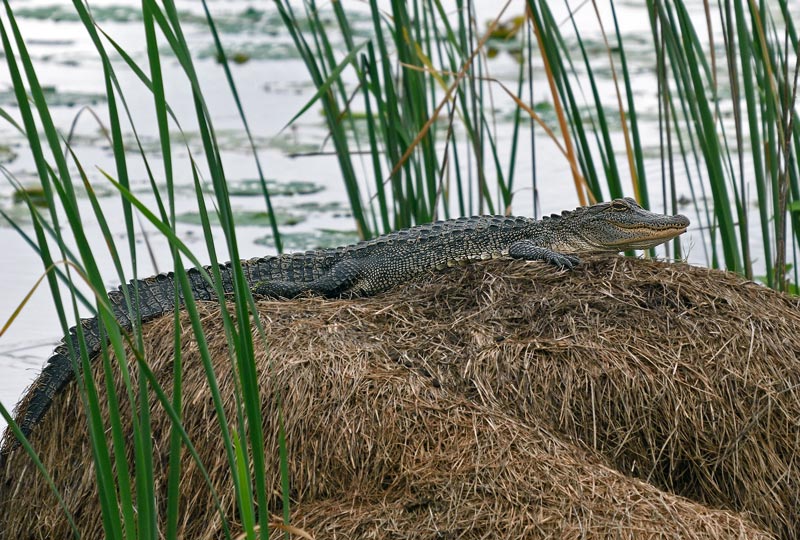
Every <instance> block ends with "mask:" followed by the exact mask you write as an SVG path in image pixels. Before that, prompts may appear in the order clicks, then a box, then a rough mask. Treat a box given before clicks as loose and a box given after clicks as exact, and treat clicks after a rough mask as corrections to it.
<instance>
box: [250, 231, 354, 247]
mask: <svg viewBox="0 0 800 540" xmlns="http://www.w3.org/2000/svg"><path fill="white" fill-rule="evenodd" d="M358 240H359V238H358V233H357V232H356V231H340V230H336V229H316V230H313V231H306V232H289V233H281V241H282V242H283V248H284V249H285V250H286V251H306V250H309V249H326V248H333V247H339V246H346V245H349V244H354V243H355V242H358ZM254 242H255V243H256V244H258V245H262V246H270V247H274V246H275V239H274V238H273V237H272V235H271V234H268V235H266V236H263V237H261V238H258V239H256V240H255V241H254Z"/></svg>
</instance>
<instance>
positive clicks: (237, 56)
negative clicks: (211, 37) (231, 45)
mask: <svg viewBox="0 0 800 540" xmlns="http://www.w3.org/2000/svg"><path fill="white" fill-rule="evenodd" d="M226 56H227V58H228V60H230V61H231V62H233V63H234V64H246V63H247V62H248V61H250V58H251V56H250V54H248V53H243V52H233V53H228V54H227V55H226ZM216 58H217V63H219V64H221V63H222V60H223V56H222V54H220V53H219V52H218V53H217V54H216Z"/></svg>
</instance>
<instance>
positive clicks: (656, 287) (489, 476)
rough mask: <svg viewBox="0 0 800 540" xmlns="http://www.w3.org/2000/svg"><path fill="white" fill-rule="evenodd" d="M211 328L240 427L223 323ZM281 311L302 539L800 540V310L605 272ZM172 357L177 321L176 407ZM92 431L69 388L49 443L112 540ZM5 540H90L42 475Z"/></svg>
mask: <svg viewBox="0 0 800 540" xmlns="http://www.w3.org/2000/svg"><path fill="white" fill-rule="evenodd" d="M202 309H203V311H202V313H203V317H204V327H205V329H206V335H207V336H208V338H209V341H210V346H211V351H212V355H213V358H214V361H215V370H216V374H217V377H218V379H219V386H220V389H221V392H222V395H223V396H224V397H225V399H226V407H227V414H228V418H229V419H235V417H236V416H235V414H234V402H233V395H234V387H235V380H234V376H233V373H232V370H231V368H230V361H229V358H228V351H227V344H226V341H225V338H224V333H223V332H222V329H221V328H222V325H221V322H220V321H219V313H218V309H217V308H215V307H214V306H213V305H212V304H207V305H205V306H203V308H202ZM259 311H260V313H261V317H262V320H263V322H264V326H265V327H266V330H267V339H268V341H269V343H270V348H269V354H268V353H267V352H266V348H265V347H264V346H263V343H261V342H260V341H259V342H258V343H257V345H258V352H257V363H258V370H259V373H260V379H259V384H260V388H261V389H262V390H263V407H262V408H263V411H264V415H265V425H264V432H265V434H266V448H267V451H268V463H271V464H274V466H273V467H272V468H271V469H270V471H269V477H268V478H267V481H268V485H269V489H270V493H272V494H274V503H273V507H272V508H271V511H272V512H275V513H280V506H279V504H280V503H279V493H280V482H279V476H278V468H277V455H278V451H277V448H278V443H277V435H278V429H277V414H276V408H275V397H276V393H277V394H280V397H281V399H282V401H283V404H284V425H285V429H286V436H287V444H288V453H289V460H290V470H291V488H292V498H293V507H292V515H293V521H292V523H293V525H295V526H298V527H301V528H303V529H305V530H307V531H308V532H310V533H312V534H314V535H315V537H316V538H329V537H334V535H336V537H341V538H376V539H383V538H497V537H502V538H610V537H613V538H636V539H638V538H656V537H657V538H709V539H710V538H748V539H750V538H782V539H795V538H800V532H798V531H800V486H798V482H800V480H798V479H799V478H800V475H799V474H798V473H800V471H799V470H798V465H797V459H798V457H800V396H798V388H799V386H798V385H800V365H799V364H798V362H797V355H798V352H799V351H800V309H798V304H797V302H796V301H794V300H792V299H790V298H788V297H785V296H782V295H779V294H777V293H774V292H773V291H770V290H767V289H765V288H763V287H760V286H758V285H755V284H752V283H748V282H744V281H742V280H741V279H740V278H738V277H736V276H733V275H730V274H726V273H722V272H717V271H711V270H705V269H699V268H693V267H689V266H686V265H677V264H676V265H669V264H663V263H654V262H648V261H638V260H630V259H624V258H603V259H597V260H592V261H587V263H586V264H584V265H582V266H580V267H579V268H578V269H576V270H575V271H573V272H569V273H554V272H553V271H552V270H551V269H550V268H548V267H545V266H544V265H539V264H522V263H516V262H508V261H493V262H488V263H482V264H476V265H473V266H470V267H467V268H465V269H455V270H452V271H449V272H446V273H443V274H437V275H436V277H435V278H425V279H422V280H420V282H419V283H416V284H412V285H410V286H408V287H404V288H402V289H401V290H396V291H392V292H389V293H387V294H383V295H379V296H377V297H374V298H368V299H356V300H320V299H316V298H303V299H299V300H295V301H264V302H260V303H259ZM182 332H183V337H182V342H183V344H184V347H183V356H184V406H185V427H186V430H187V431H188V433H189V434H190V436H191V437H192V440H193V442H194V444H195V445H196V446H197V448H198V450H199V451H200V454H201V456H202V459H203V462H204V464H205V465H206V467H207V468H208V469H209V471H210V473H211V477H212V481H213V483H214V486H215V488H216V489H217V490H218V492H219V493H220V494H222V498H223V506H224V509H225V511H226V513H227V517H228V518H229V519H230V520H231V522H232V523H233V525H234V528H236V527H237V526H238V521H237V516H236V515H235V512H234V511H233V509H232V508H233V495H232V489H231V484H230V473H229V470H228V467H227V463H226V461H225V453H224V451H223V448H222V444H221V440H220V437H219V428H218V425H217V422H216V419H215V415H214V412H213V405H212V403H211V399H210V395H209V392H208V387H207V383H206V380H205V376H204V373H203V369H202V366H201V365H200V361H199V357H198V353H197V348H196V345H195V343H194V339H193V335H192V332H191V329H190V327H189V324H188V321H186V320H184V325H183V330H182ZM172 343H173V321H172V318H171V317H164V318H161V319H159V320H156V321H153V322H152V323H149V324H148V325H147V326H146V328H145V346H146V354H147V359H148V362H149V364H150V365H151V367H152V369H153V370H154V371H155V373H156V374H157V376H158V377H159V379H160V380H161V381H162V385H163V386H164V387H165V388H169V387H170V380H171V376H172V367H173V366H172V358H171V354H170V352H171V351H172ZM134 375H135V374H134ZM97 377H98V379H100V378H101V377H102V375H101V370H100V369H99V366H98V370H97ZM119 384H120V385H121V382H120V383H119ZM120 388H121V386H120ZM122 396H124V394H121V397H122ZM127 405H128V404H127V403H126V402H124V401H123V407H127ZM82 414H83V413H82V412H81V411H80V398H79V396H78V394H77V392H76V389H75V385H71V387H70V389H69V390H68V391H67V392H65V393H64V394H62V395H61V396H60V397H59V398H58V399H57V401H56V403H55V404H54V405H53V407H52V409H51V411H50V413H49V414H48V415H47V416H46V418H45V419H44V422H43V423H42V424H41V426H40V427H39V429H38V430H37V431H36V432H35V433H34V435H33V438H32V441H33V444H34V445H35V447H36V448H38V449H39V450H40V453H41V456H42V460H43V462H44V464H45V465H46V466H47V467H48V469H49V470H50V471H52V473H53V476H54V478H55V481H56V484H57V485H58V486H59V487H60V488H61V490H62V494H63V495H64V498H65V499H66V500H67V504H68V505H69V507H70V509H71V510H72V511H73V513H74V514H75V517H76V520H77V521H78V523H79V524H80V527H81V529H82V532H83V533H84V537H85V538H102V537H103V534H102V523H101V515H100V511H99V508H98V503H97V494H96V489H95V482H94V476H93V470H92V463H91V459H90V456H91V450H90V447H89V445H88V442H87V440H86V435H85V428H84V421H83V415H82ZM152 415H153V444H154V451H155V453H156V460H155V465H156V467H157V471H156V478H157V482H158V485H157V486H156V493H157V494H159V497H160V500H163V499H164V494H165V493H166V466H167V452H168V448H169V442H168V437H169V420H168V418H167V416H166V415H165V414H164V413H163V411H162V410H161V408H160V406H158V405H154V406H153V407H152ZM124 417H125V418H124V423H125V426H126V429H129V425H130V418H129V417H130V411H129V410H127V409H126V410H125V411H124ZM183 462H184V466H183V478H182V500H181V511H180V515H181V524H180V532H181V534H182V535H183V536H184V537H186V538H218V537H219V536H220V530H221V529H220V518H219V516H218V515H217V513H216V510H215V508H214V506H213V504H212V503H211V499H210V496H209V493H208V490H207V487H206V485H205V483H204V481H203V479H202V476H201V475H200V473H199V471H198V469H197V466H196V465H195V464H194V463H193V462H192V461H191V459H190V457H189V456H188V453H187V454H186V455H185V456H184V459H183ZM162 510H163V509H162ZM0 531H2V532H0V538H3V539H5V538H46V537H56V538H60V537H66V536H68V534H69V530H68V528H67V524H66V521H65V520H64V519H63V518H62V517H61V514H60V511H59V510H58V508H57V506H56V504H55V502H54V498H53V497H52V495H50V494H49V492H48V488H47V486H46V485H45V484H44V482H43V481H42V479H41V478H40V476H39V475H38V474H37V473H36V471H35V470H34V469H33V467H32V465H30V463H29V459H28V458H27V457H26V456H24V453H23V452H19V451H17V452H15V453H14V454H13V455H11V456H10V459H9V460H8V462H7V464H6V466H5V469H4V470H2V471H0ZM276 537H277V534H276Z"/></svg>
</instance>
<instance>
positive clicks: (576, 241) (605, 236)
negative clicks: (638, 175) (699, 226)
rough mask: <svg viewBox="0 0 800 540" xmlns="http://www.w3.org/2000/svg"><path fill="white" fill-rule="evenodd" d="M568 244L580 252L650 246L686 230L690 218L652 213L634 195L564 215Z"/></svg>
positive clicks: (562, 219)
mask: <svg viewBox="0 0 800 540" xmlns="http://www.w3.org/2000/svg"><path fill="white" fill-rule="evenodd" d="M560 221H561V224H562V231H564V232H566V233H568V235H567V236H569V237H571V238H568V239H567V244H568V246H570V245H571V246H575V247H577V248H578V249H577V251H625V250H628V249H648V248H651V247H654V246H657V245H659V244H663V243H664V242H666V241H667V240H671V239H672V238H675V237H676V236H678V235H680V234H683V233H684V232H686V228H687V227H688V226H689V219H688V218H687V217H686V216H682V215H680V214H677V215H674V216H666V215H663V214H655V213H653V212H648V211H647V210H645V209H644V208H642V207H641V206H639V205H638V204H637V203H636V201H635V200H633V199H631V198H625V199H614V200H613V201H610V202H604V203H600V204H595V205H593V206H587V207H583V208H578V209H576V210H573V211H572V212H565V213H564V214H563V215H562V216H561V219H560Z"/></svg>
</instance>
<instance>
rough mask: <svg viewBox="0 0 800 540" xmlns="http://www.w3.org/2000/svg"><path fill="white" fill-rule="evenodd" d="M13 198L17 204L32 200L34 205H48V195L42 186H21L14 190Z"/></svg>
mask: <svg viewBox="0 0 800 540" xmlns="http://www.w3.org/2000/svg"><path fill="white" fill-rule="evenodd" d="M11 200H12V201H14V203H15V204H23V203H25V202H27V201H30V202H31V204H33V205H34V206H39V207H43V208H46V207H47V196H46V195H45V193H44V189H43V188H42V187H41V186H29V187H20V188H17V189H15V190H14V193H13V194H12V195H11Z"/></svg>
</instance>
